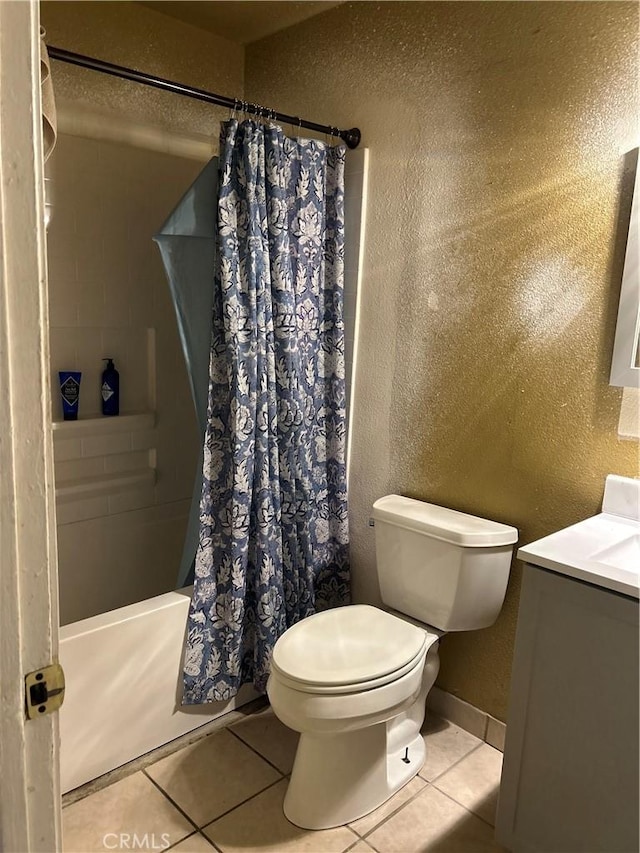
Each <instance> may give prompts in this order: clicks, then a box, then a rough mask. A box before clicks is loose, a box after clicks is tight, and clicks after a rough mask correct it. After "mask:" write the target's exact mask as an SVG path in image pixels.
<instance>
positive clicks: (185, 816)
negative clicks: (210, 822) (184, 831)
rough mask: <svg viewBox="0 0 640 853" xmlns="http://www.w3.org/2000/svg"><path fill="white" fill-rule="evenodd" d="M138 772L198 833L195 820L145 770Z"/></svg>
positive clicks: (198, 828)
mask: <svg viewBox="0 0 640 853" xmlns="http://www.w3.org/2000/svg"><path fill="white" fill-rule="evenodd" d="M140 772H141V773H142V775H143V776H146V777H147V779H148V780H149V781H150V782H151V784H152V785H154V786H155V787H156V788H157V789H158V791H160V793H161V794H162V795H163V796H164V797H166V798H167V800H169V802H170V803H171V805H172V806H173V807H174V808H176V809H177V810H178V811H179V812H180V814H181V815H182V816H183V817H184V818H186V819H187V820H188V821H189V823H190V824H191V826H193V828H194V829H195V831H196V832H198V831H199V830H200V827H199V826H198V824H197V823H196V822H195V820H193V819H192V818H190V817H189V815H188V814H187V813H186V811H185V810H184V809H183V808H182V806H179V805H178V804H177V803H176V801H175V800H174V799H173V797H172V796H171V795H170V794H168V793H167V792H166V791H165V789H164V788H163V787H162V786H161V785H160V784H159V783H158V782H156V780H155V779H153V778H152V777H151V776H149V774H148V773H147V771H146V769H145V770H141V771H140ZM189 835H194V833H193V832H191V833H189ZM185 837H186V838H188V837H189V836H185ZM181 840H184V839H181Z"/></svg>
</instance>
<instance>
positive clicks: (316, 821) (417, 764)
mask: <svg viewBox="0 0 640 853" xmlns="http://www.w3.org/2000/svg"><path fill="white" fill-rule="evenodd" d="M394 722H395V721H394V720H391V721H389V722H388V723H379V724H377V725H375V726H369V727H367V728H364V729H358V730H357V731H351V732H345V733H344V734H340V735H335V734H334V735H331V736H326V735H325V736H323V735H316V734H302V735H301V737H300V742H299V744H298V751H297V753H296V760H295V764H294V766H293V771H292V773H291V781H290V783H289V787H288V789H287V794H286V796H285V800H284V813H285V815H286V817H287V818H288V820H290V821H291V823H293V824H295V825H296V826H300V827H302V828H303V829H330V828H331V827H334V826H343V825H344V824H346V823H351V821H353V820H357V819H358V818H360V817H364V815H366V814H369V812H372V811H373V810H374V809H377V808H378V806H381V805H382V803H384V802H386V801H387V800H388V799H389V797H391V796H393V794H395V793H396V791H399V790H400V788H402V787H403V786H404V785H406V784H407V782H410V781H411V779H413V777H414V776H415V775H416V774H417V773H418V772H419V770H420V769H421V767H422V765H423V764H424V759H425V745H424V740H423V738H422V736H421V735H420V734H417V735H415V736H414V737H413V739H412V740H411V741H410V742H409V743H405V744H402V745H399V746H398V747H397V748H395V749H394V751H393V752H389V753H388V752H387V746H388V744H389V738H388V736H389V734H390V732H389V730H388V729H389V727H390V726H392V725H393V723H394Z"/></svg>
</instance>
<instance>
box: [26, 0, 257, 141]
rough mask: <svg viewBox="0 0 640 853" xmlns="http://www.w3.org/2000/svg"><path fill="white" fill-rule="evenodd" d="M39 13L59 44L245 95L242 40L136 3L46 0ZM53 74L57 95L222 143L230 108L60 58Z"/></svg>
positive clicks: (225, 92) (49, 40) (50, 41)
mask: <svg viewBox="0 0 640 853" xmlns="http://www.w3.org/2000/svg"><path fill="white" fill-rule="evenodd" d="M40 17H41V23H42V25H43V26H44V27H45V29H46V31H47V43H48V44H53V45H55V46H56V47H61V48H65V49H66V50H71V51H74V52H75V53H84V54H86V55H88V56H95V57H97V58H99V59H104V60H106V61H107V62H114V63H116V64H117V65H126V66H129V67H131V68H135V69H136V70H139V71H145V72H147V73H148V74H155V75H157V76H159V77H165V78H168V79H170V80H175V81H177V82H179V83H185V84H187V85H189V86H196V87H198V88H201V89H208V90H210V91H214V92H219V93H220V94H223V95H229V96H230V97H236V96H237V97H240V96H241V95H242V93H243V77H244V48H243V47H242V45H240V44H236V43H235V42H231V41H229V40H228V39H224V38H221V37H220V36H216V35H214V34H213V33H209V32H205V31H204V30H200V29H197V28H196V27H192V26H191V25H190V24H183V23H181V22H180V21H177V20H175V19H174V18H170V17H168V16H167V15H164V14H162V13H160V12H155V11H153V10H151V9H147V8H145V7H144V6H140V5H138V4H137V3H129V2H96V1H95V0H93V2H58V0H45V2H43V3H41V4H40ZM52 72H53V81H54V86H55V91H56V98H59V99H62V100H64V101H66V100H72V101H73V102H74V103H76V104H83V105H90V106H91V107H92V108H98V109H101V110H106V111H111V112H116V113H118V115H120V116H122V115H130V116H134V117H135V118H136V119H137V120H139V121H141V122H147V123H152V124H154V125H158V126H160V127H164V128H169V129H171V128H173V129H176V130H179V131H180V132H181V133H205V134H211V135H212V136H213V137H214V138H215V139H216V140H217V137H218V126H219V122H220V120H221V119H224V118H226V116H227V115H228V112H229V111H228V110H223V109H220V108H218V107H212V106H211V105H210V104H204V103H200V102H199V101H194V100H191V99H188V98H180V97H177V96H176V95H173V94H170V93H168V92H161V91H159V90H158V89H152V88H149V87H147V86H141V85H139V84H138V83H130V82H128V81H126V80H119V79H117V78H115V77H109V76H107V75H105V74H99V73H97V72H95V71H89V70H87V69H83V68H77V67H75V66H72V65H67V64H63V63H61V62H53V63H52Z"/></svg>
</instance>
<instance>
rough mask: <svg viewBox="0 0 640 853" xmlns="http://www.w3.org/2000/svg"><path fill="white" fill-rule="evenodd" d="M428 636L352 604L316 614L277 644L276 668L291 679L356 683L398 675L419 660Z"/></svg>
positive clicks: (394, 618) (375, 610) (374, 610)
mask: <svg viewBox="0 0 640 853" xmlns="http://www.w3.org/2000/svg"><path fill="white" fill-rule="evenodd" d="M426 641H427V633H426V631H424V630H423V629H421V628H419V627H418V626H416V625H411V624H410V623H409V622H405V621H404V620H403V619H399V618H398V617H397V616H392V615H391V613H386V612H385V611H384V610H379V609H378V608H376V607H370V606H369V605H367V604H352V605H350V606H348V607H337V608H335V609H334V610H325V611H324V612H322V613H316V614H315V615H314V616H309V617H308V618H307V619H303V620H302V621H300V622H298V623H296V624H295V625H293V626H292V627H291V628H289V630H288V631H286V632H285V633H284V634H283V635H282V636H281V637H280V639H279V640H278V641H277V643H276V645H275V648H274V650H273V657H272V661H271V662H272V666H273V668H274V669H276V670H279V671H280V672H281V673H282V674H283V675H285V676H287V677H288V678H289V679H293V680H295V681H298V682H301V683H304V684H317V685H322V686H328V687H329V686H337V685H351V684H358V683H361V682H367V681H372V680H373V679H378V678H380V677H382V676H385V675H388V674H389V673H394V672H396V671H397V670H400V669H402V668H403V667H405V666H406V665H407V664H409V663H410V662H411V661H413V660H414V659H415V658H416V657H418V655H419V654H420V652H421V651H422V649H423V648H424V646H425V644H426Z"/></svg>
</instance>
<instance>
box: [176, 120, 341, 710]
mask: <svg viewBox="0 0 640 853" xmlns="http://www.w3.org/2000/svg"><path fill="white" fill-rule="evenodd" d="M344 157H345V149H344V148H343V147H342V146H338V147H331V146H328V145H326V144H325V143H323V142H319V141H314V140H296V139H290V138H287V137H286V136H285V135H284V134H283V131H282V129H281V128H279V127H275V126H273V125H270V126H264V125H261V124H259V123H256V122H253V121H244V122H242V123H238V121H236V120H231V121H229V122H227V123H226V124H224V125H223V127H222V137H221V146H220V186H219V199H218V241H219V245H218V251H219V258H218V261H217V265H216V283H215V292H214V306H213V334H212V345H211V359H210V371H209V372H210V379H209V403H208V423H207V430H206V435H205V446H204V466H203V490H202V499H201V503H200V542H199V547H198V551H197V555H196V563H195V582H194V591H193V598H192V601H191V608H190V612H189V624H188V636H187V642H186V651H185V663H184V698H183V702H184V703H185V704H197V703H201V702H212V701H216V700H225V699H229V698H230V697H231V696H233V695H235V693H236V692H237V690H238V688H239V686H240V685H241V684H242V683H244V682H247V681H251V680H252V681H253V683H254V685H255V687H256V689H258V690H264V688H265V686H266V681H267V677H268V674H269V663H270V656H271V652H272V649H273V646H274V644H275V642H276V640H277V638H278V637H279V636H280V635H281V634H282V633H283V632H284V631H285V630H286V629H287V628H288V627H289V626H290V625H292V624H294V623H295V622H297V621H298V620H299V619H302V618H304V617H305V616H309V615H311V614H312V613H314V612H316V611H317V610H322V609H325V608H328V607H332V606H336V605H341V604H345V603H347V602H348V600H349V570H348V528H347V494H346V471H345V440H346V424H345V381H344V324H343V312H342V308H343V305H342V302H343V265H344V214H343V204H344Z"/></svg>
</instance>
